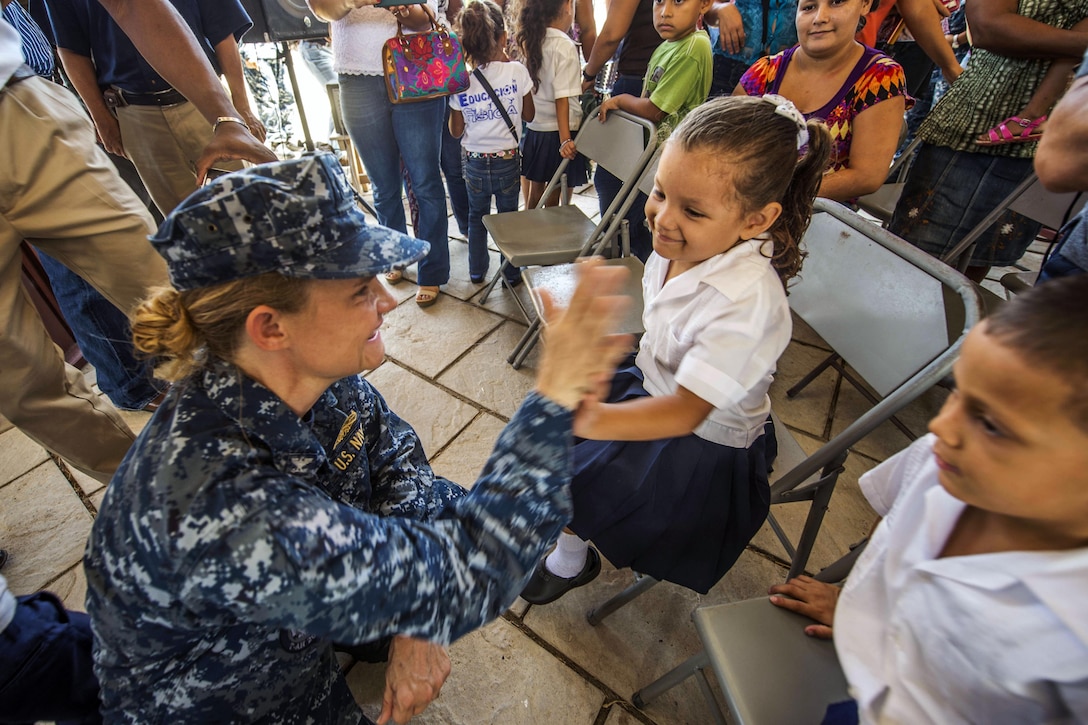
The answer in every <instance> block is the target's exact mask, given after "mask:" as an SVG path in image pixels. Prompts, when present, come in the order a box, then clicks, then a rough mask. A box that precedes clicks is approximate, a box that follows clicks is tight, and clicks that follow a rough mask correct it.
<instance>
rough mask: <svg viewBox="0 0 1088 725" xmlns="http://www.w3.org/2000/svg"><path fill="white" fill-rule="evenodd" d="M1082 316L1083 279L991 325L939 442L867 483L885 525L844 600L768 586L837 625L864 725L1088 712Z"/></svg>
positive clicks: (1087, 360) (1087, 462) (812, 588)
mask: <svg viewBox="0 0 1088 725" xmlns="http://www.w3.org/2000/svg"><path fill="white" fill-rule="evenodd" d="M1086 309H1088V275H1080V276H1077V277H1070V278H1065V279H1060V280H1055V281H1052V282H1048V283H1046V284H1043V285H1041V286H1039V287H1036V288H1034V289H1033V290H1030V291H1029V292H1026V293H1024V294H1023V295H1019V296H1017V297H1016V298H1014V299H1013V300H1012V301H1010V302H1008V303H1006V304H1005V305H1003V306H1002V307H1001V308H1000V309H999V310H998V311H997V312H996V313H995V314H994V315H992V316H991V317H988V318H987V319H986V320H984V321H983V322H981V323H980V324H979V325H978V326H977V327H976V328H975V329H974V330H972V331H971V333H970V334H969V335H968V337H967V339H966V340H965V342H964V345H963V350H962V353H961V356H960V359H959V361H958V362H957V363H956V368H955V377H956V386H957V387H956V391H955V392H953V393H952V394H951V395H950V397H949V398H948V401H947V402H946V403H945V405H944V408H942V410H941V412H940V413H939V414H938V415H937V417H936V418H934V419H933V421H931V422H930V425H929V429H930V435H928V436H926V437H925V438H922V439H920V440H919V441H917V442H915V443H914V444H913V445H912V446H911V447H910V448H908V449H907V450H905V451H903V452H901V453H900V454H898V455H896V456H894V457H893V458H891V459H889V460H888V461H886V462H885V463H883V464H882V465H880V466H878V467H877V468H875V469H874V470H873V471H871V472H869V473H868V474H866V475H865V476H863V477H862V479H861V482H860V485H861V488H862V491H863V492H864V493H865V495H866V497H867V498H868V499H869V502H870V503H871V504H872V505H873V507H874V508H875V509H876V510H877V512H878V513H880V514H881V515H882V516H883V517H884V519H883V521H881V523H880V525H879V526H878V527H877V528H876V529H875V531H874V532H873V536H872V540H871V541H870V543H869V546H868V547H867V548H866V550H865V552H864V553H863V554H862V556H861V557H860V558H859V560H858V562H857V564H856V566H855V567H854V570H853V572H851V574H850V577H849V578H848V580H847V582H846V585H845V587H843V589H842V591H841V594H840V592H839V590H838V588H836V587H834V586H831V585H828V584H823V583H820V582H816V581H815V580H813V579H811V578H809V577H798V578H796V579H793V580H791V581H789V582H788V583H786V584H783V585H778V586H774V587H771V594H772V596H771V602H773V603H774V604H776V605H778V606H781V607H783V608H785V609H790V610H792V611H795V612H799V613H801V614H805V615H807V616H810V617H812V618H813V619H815V620H816V621H817V622H819V623H820V624H816V625H810V626H808V627H806V629H805V631H806V633H808V634H810V635H812V636H817V637H830V636H831V632H832V629H831V627H830V626H829V625H831V624H832V623H833V624H834V634H835V648H836V650H837V652H838V655H839V660H840V662H841V664H842V667H843V671H844V672H845V674H846V677H847V680H848V681H849V682H850V686H851V692H852V694H853V696H854V698H855V699H856V700H857V705H858V712H859V716H860V720H861V722H897V723H899V722H901V723H920V722H936V723H959V722H985V723H1040V722H1047V723H1057V722H1061V723H1065V722H1082V721H1085V719H1086V718H1088V607H1086V606H1085V603H1084V602H1085V595H1088V314H1086V313H1085V310H1086ZM836 605H837V606H836Z"/></svg>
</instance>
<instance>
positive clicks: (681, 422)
mask: <svg viewBox="0 0 1088 725" xmlns="http://www.w3.org/2000/svg"><path fill="white" fill-rule="evenodd" d="M583 406H584V407H585V410H584V411H579V417H578V418H576V419H575V423H574V434H575V435H576V436H578V437H580V438H589V439H592V440H599V441H652V440H657V439H659V438H676V437H677V436H684V435H688V434H689V433H691V432H692V431H693V430H695V428H696V427H697V426H698V425H699V424H700V423H702V422H703V421H704V420H706V417H707V416H708V415H710V411H711V410H713V409H714V406H712V405H711V404H710V403H708V402H706V401H705V400H703V399H702V398H700V397H699V396H698V395H696V394H695V393H693V392H691V391H690V390H688V389H687V388H684V387H678V388H677V390H676V393H675V394H673V395H662V396H653V397H646V398H639V399H637V400H628V401H625V402H622V403H599V402H593V401H588V400H587V401H585V402H583Z"/></svg>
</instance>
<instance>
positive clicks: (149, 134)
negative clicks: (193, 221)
mask: <svg viewBox="0 0 1088 725" xmlns="http://www.w3.org/2000/svg"><path fill="white" fill-rule="evenodd" d="M116 112H117V122H118V124H119V125H120V127H121V143H122V144H123V145H124V147H125V153H126V154H127V155H128V157H129V159H131V160H132V163H133V165H134V166H135V167H136V170H137V171H138V172H139V173H140V179H141V180H142V181H143V182H144V186H145V187H147V192H148V193H149V194H150V195H151V199H152V201H154V202H155V206H157V207H159V211H161V212H162V215H163V216H167V215H168V214H169V213H170V212H171V211H173V210H174V207H176V206H177V205H178V204H180V203H181V202H182V201H184V200H185V198H186V197H187V196H189V194H192V193H193V192H194V191H196V162H197V160H198V159H199V158H200V156H201V154H202V153H203V152H204V147H205V146H207V145H208V144H209V143H211V140H212V137H213V135H214V134H213V132H212V126H211V124H210V123H208V121H207V119H205V118H204V116H202V115H201V114H200V111H198V110H196V106H194V105H193V104H192V103H178V104H176V105H173V106H123V107H121V108H118V109H116ZM216 168H221V169H226V170H228V171H235V170H237V169H240V168H242V162H241V161H220V162H218V163H217V164H216Z"/></svg>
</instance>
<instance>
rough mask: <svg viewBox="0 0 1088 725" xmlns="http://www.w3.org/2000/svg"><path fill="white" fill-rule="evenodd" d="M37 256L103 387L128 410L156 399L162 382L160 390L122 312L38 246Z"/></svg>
mask: <svg viewBox="0 0 1088 725" xmlns="http://www.w3.org/2000/svg"><path fill="white" fill-rule="evenodd" d="M38 258H39V259H41V262H42V267H43V268H44V269H45V273H46V274H47V275H48V276H49V286H50V287H52V288H53V295H54V296H55V297H56V298H57V304H59V305H60V310H61V312H62V313H64V319H65V320H67V321H68V326H69V327H71V328H72V333H73V334H74V335H75V338H76V342H78V343H79V349H80V350H82V351H83V357H85V358H87V362H89V363H90V364H91V365H94V368H95V371H96V372H97V375H98V387H99V388H101V389H102V392H103V393H105V394H106V395H107V396H108V397H109V399H110V400H112V401H113V404H114V405H116V406H117V407H118V408H124V409H126V410H140V409H141V408H143V407H144V406H145V405H147V404H148V403H150V402H151V401H152V400H154V399H155V398H156V397H157V396H158V395H159V393H160V392H161V389H165V386H164V385H163V386H162V388H161V389H160V385H161V384H156V383H155V382H154V381H153V378H152V367H151V363H150V362H149V361H147V360H138V359H137V358H136V351H135V349H134V348H133V347H132V331H131V330H130V329H129V325H128V318H127V317H126V316H125V314H124V313H123V312H121V310H119V309H117V308H116V307H114V306H113V304H112V303H110V302H109V301H108V300H107V299H106V298H105V297H103V296H102V295H101V294H100V293H99V292H98V290H96V289H95V288H94V287H92V286H91V285H90V284H88V283H87V282H86V281H84V279H83V278H82V277H80V276H79V275H78V274H76V273H75V272H73V271H72V270H70V269H68V268H67V267H65V266H64V265H63V264H61V263H60V262H58V261H57V260H55V259H53V258H52V257H50V256H49V255H48V254H45V253H43V252H42V251H41V250H38Z"/></svg>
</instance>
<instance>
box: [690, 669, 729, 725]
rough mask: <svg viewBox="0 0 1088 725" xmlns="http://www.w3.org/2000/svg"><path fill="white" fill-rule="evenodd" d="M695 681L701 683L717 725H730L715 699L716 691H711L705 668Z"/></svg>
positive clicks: (704, 697)
mask: <svg viewBox="0 0 1088 725" xmlns="http://www.w3.org/2000/svg"><path fill="white" fill-rule="evenodd" d="M695 681H696V682H698V683H699V689H700V690H702V691H703V699H705V700H706V704H707V707H709V708H710V713H711V714H712V715H713V716H714V723H715V725H728V723H727V722H726V721H725V716H723V715H722V710H721V708H720V707H719V706H718V701H717V700H716V699H715V698H714V691H713V690H711V689H710V677H708V676H707V674H706V668H705V667H703V668H702V669H700V670H699V676H698V677H696V678H695Z"/></svg>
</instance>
